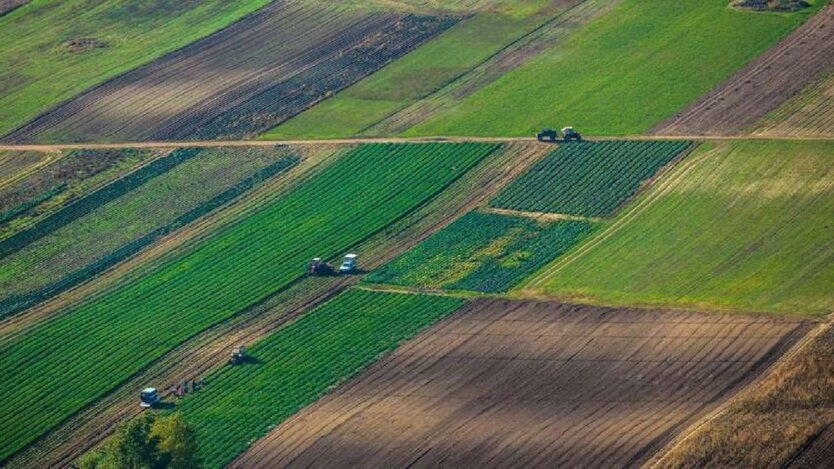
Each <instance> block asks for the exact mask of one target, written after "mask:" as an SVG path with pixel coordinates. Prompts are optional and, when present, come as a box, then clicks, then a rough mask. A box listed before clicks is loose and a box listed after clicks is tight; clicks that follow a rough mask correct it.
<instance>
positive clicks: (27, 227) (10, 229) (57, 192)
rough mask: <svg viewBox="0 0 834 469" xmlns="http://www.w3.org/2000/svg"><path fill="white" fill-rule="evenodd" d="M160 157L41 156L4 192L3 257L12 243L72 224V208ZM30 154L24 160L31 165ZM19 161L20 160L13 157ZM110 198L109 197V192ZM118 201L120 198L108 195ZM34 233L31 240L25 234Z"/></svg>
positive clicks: (0, 207) (114, 153) (116, 153)
mask: <svg viewBox="0 0 834 469" xmlns="http://www.w3.org/2000/svg"><path fill="white" fill-rule="evenodd" d="M161 153H162V152H161V151H148V150H128V149H125V150H76V151H72V152H69V153H67V154H40V156H39V157H38V158H37V163H36V164H35V165H33V166H32V167H29V168H26V169H23V168H21V170H19V171H15V172H13V173H10V174H9V176H8V179H6V183H5V184H3V185H2V186H0V252H3V253H4V254H3V255H5V254H6V253H8V252H9V251H10V249H9V248H5V247H3V246H8V245H11V244H14V245H19V244H20V243H19V242H15V241H14V240H13V239H9V238H14V237H17V238H18V239H19V240H20V239H24V238H26V239H29V238H31V237H32V236H31V234H32V231H38V228H37V227H38V226H39V224H40V227H41V228H40V231H41V232H45V231H47V230H45V229H44V228H43V227H44V226H45V225H50V226H53V227H54V226H56V224H55V223H49V220H50V219H53V220H56V219H59V218H63V220H64V221H66V219H67V218H69V217H68V216H67V215H66V214H68V213H69V212H75V213H80V211H78V210H75V209H68V210H67V211H66V212H63V213H64V214H65V215H59V214H61V213H62V211H63V210H64V209H65V208H68V207H69V206H70V205H71V204H73V203H75V202H79V201H81V200H83V199H84V198H85V197H88V196H89V195H90V194H91V193H92V192H95V191H97V190H99V189H101V188H102V187H104V186H108V185H113V184H118V183H116V182H115V181H117V180H118V179H119V178H121V177H123V176H124V175H125V174H127V173H130V172H133V171H134V170H137V171H140V172H141V171H143V170H142V169H137V167H139V166H140V165H143V166H145V167H148V166H150V167H153V165H154V163H153V160H154V159H156V158H158V157H159V156H160V155H161ZM29 155H35V153H26V154H24V155H21V156H22V158H20V159H21V160H24V161H26V160H29V158H30V156H29ZM13 157H14V158H15V159H17V158H18V156H17V155H15V156H13ZM105 192H106V193H107V191H105ZM109 194H110V196H111V197H113V196H115V195H116V194H115V193H113V192H109ZM27 231H29V234H27V233H26V232H27Z"/></svg>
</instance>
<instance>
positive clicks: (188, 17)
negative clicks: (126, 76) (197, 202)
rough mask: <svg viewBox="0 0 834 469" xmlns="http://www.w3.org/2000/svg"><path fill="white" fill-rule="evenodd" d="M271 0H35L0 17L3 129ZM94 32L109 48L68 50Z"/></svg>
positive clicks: (0, 122)
mask: <svg viewBox="0 0 834 469" xmlns="http://www.w3.org/2000/svg"><path fill="white" fill-rule="evenodd" d="M268 3H269V1H268V0H244V1H235V2H228V1H224V0H206V1H198V0H114V1H108V2H98V1H93V0H64V1H60V2H55V1H50V0H33V1H32V2H31V3H29V4H27V5H25V6H22V7H20V8H18V9H17V10H15V11H13V12H12V13H10V14H8V15H5V16H3V17H0V44H2V45H3V46H2V47H0V135H2V134H5V133H7V132H9V131H11V130H13V129H14V128H16V127H18V126H20V125H23V124H25V123H26V122H27V121H28V120H30V119H31V118H33V117H35V116H37V115H38V114H40V113H41V112H44V111H46V110H48V109H49V108H51V107H52V106H54V105H56V104H58V103H60V102H61V101H64V100H66V99H68V98H71V97H73V96H74V95H76V94H78V93H80V92H82V91H84V90H86V89H88V88H90V87H92V86H95V85H97V84H99V83H102V82H104V81H105V80H107V79H109V78H112V77H114V76H117V75H119V74H121V73H124V72H126V71H128V70H130V69H132V68H135V67H137V66H139V65H142V64H144V63H147V62H150V61H151V60H153V59H155V58H157V57H160V56H162V55H163V54H165V53H167V52H170V51H173V50H176V49H178V48H180V47H182V46H184V45H186V44H189V43H191V42H193V41H195V40H196V39H199V38H201V37H203V36H206V35H208V34H211V33H212V32H214V31H217V30H219V29H221V28H223V27H225V26H227V25H228V24H230V23H232V22H233V21H235V20H237V19H239V18H241V17H243V16H245V15H246V14H248V13H251V12H252V11H255V10H256V9H258V8H260V7H261V6H263V5H266V4H268ZM85 37H94V38H97V39H99V40H101V41H104V42H106V43H107V45H108V46H107V47H104V48H98V49H91V50H88V51H84V52H69V51H68V50H67V48H66V47H65V43H66V42H67V41H70V40H72V39H78V38H85Z"/></svg>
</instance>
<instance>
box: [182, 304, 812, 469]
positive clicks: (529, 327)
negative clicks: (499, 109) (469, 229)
mask: <svg viewBox="0 0 834 469" xmlns="http://www.w3.org/2000/svg"><path fill="white" fill-rule="evenodd" d="M810 327H811V324H809V323H806V322H803V321H801V320H796V319H786V318H771V317H766V316H744V315H733V316H724V315H720V314H702V313H681V312H671V311H657V310H640V309H625V308H623V309H614V308H604V307H594V306H576V305H563V304H557V303H537V302H517V301H511V300H505V299H478V300H474V301H473V302H471V303H470V304H469V305H467V306H466V307H464V308H462V309H461V310H458V312H456V313H454V314H453V315H452V316H450V317H449V318H448V319H446V320H443V321H441V322H440V323H438V324H436V325H435V326H433V327H432V328H430V329H428V330H427V331H426V332H424V333H422V334H420V335H419V336H417V337H416V338H414V339H412V340H410V341H408V342H406V343H405V344H404V345H403V346H401V347H399V348H398V349H397V350H396V351H395V352H394V353H392V354H390V355H388V356H386V357H384V358H382V359H381V360H380V361H378V362H377V363H375V364H374V365H372V366H371V367H369V368H368V369H367V370H366V371H364V372H362V373H361V374H360V375H358V376H357V377H355V378H353V379H351V380H349V381H347V382H345V383H343V384H341V385H340V386H338V387H337V388H336V389H334V390H333V391H332V392H331V393H330V394H328V395H327V396H325V397H323V398H322V399H320V400H318V401H317V402H316V403H315V404H313V405H311V406H309V407H307V408H306V409H303V410H301V411H300V412H299V413H298V414H296V415H295V416H293V417H292V418H290V419H289V420H287V421H286V422H284V423H283V424H281V425H279V426H278V427H277V428H275V429H274V430H273V431H272V432H270V434H269V435H267V436H266V437H265V438H263V439H261V440H259V441H258V442H256V443H255V444H253V445H252V446H251V448H249V449H248V450H247V451H246V452H245V453H243V454H242V455H241V456H240V457H238V458H237V459H236V460H235V461H233V462H232V464H231V467H312V466H316V467H407V466H414V465H416V466H421V467H422V466H426V467H428V466H438V465H447V466H456V467H509V466H513V467H626V466H638V465H640V464H641V463H642V462H645V461H647V460H648V459H649V458H650V457H651V456H652V455H653V453H654V452H656V451H658V450H659V449H660V448H662V446H663V445H664V443H666V442H668V441H669V440H671V439H672V438H673V437H674V436H675V435H676V434H678V433H679V432H680V431H682V430H683V429H685V428H686V427H687V426H688V424H689V423H691V422H692V421H693V420H696V419H697V418H698V417H699V416H702V415H705V414H706V413H708V412H709V411H711V410H712V409H714V408H715V407H716V406H718V405H719V404H721V403H722V402H724V401H725V400H726V399H727V398H728V397H729V396H731V395H732V394H733V393H734V391H736V390H737V389H739V388H740V387H742V386H743V385H744V384H745V383H747V382H749V381H750V380H752V379H753V378H754V377H755V376H757V375H758V374H759V373H761V372H762V371H763V370H765V369H766V368H767V366H768V365H769V364H770V363H771V362H772V361H773V360H774V358H775V357H778V356H779V354H781V353H782V352H783V351H784V350H786V349H787V348H788V347H790V346H791V345H792V344H793V343H794V342H795V341H796V340H797V339H799V338H800V337H801V336H802V334H803V333H805V332H806V331H808V330H809V329H810ZM345 343H351V341H350V340H347V339H346V340H345ZM207 387H208V386H207ZM206 392H207V393H208V390H207V391H206ZM198 399H199V397H197V398H195V399H194V401H195V402H197V401H198ZM239 402H243V400H242V398H240V401H239ZM247 402H248V401H247ZM240 411H241V412H242V411H243V409H240Z"/></svg>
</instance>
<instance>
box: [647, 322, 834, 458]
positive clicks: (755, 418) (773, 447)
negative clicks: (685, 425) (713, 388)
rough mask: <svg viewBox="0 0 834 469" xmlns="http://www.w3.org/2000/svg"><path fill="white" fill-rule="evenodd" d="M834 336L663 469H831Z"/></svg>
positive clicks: (825, 328)
mask: <svg viewBox="0 0 834 469" xmlns="http://www.w3.org/2000/svg"><path fill="white" fill-rule="evenodd" d="M832 356H834V328H832V324H831V323H830V322H827V323H822V324H820V325H818V326H817V327H816V328H815V329H814V330H813V331H812V332H811V333H809V334H808V335H807V336H806V337H805V339H803V340H802V342H801V343H800V344H799V345H798V346H797V347H796V348H795V349H794V350H792V351H791V353H790V354H788V355H786V356H785V358H784V359H783V360H781V361H780V362H779V363H778V364H777V365H776V366H774V367H773V369H771V370H769V371H768V372H767V373H766V374H764V375H763V376H762V378H761V379H760V380H758V381H757V382H756V383H755V384H754V385H752V386H750V387H749V388H748V389H746V390H745V391H744V392H743V393H741V394H740V395H739V396H738V397H737V398H736V399H733V400H732V401H731V402H730V403H729V404H728V405H727V406H726V407H725V408H724V409H722V411H721V412H720V413H718V415H716V416H715V417H714V418H711V419H709V420H707V421H705V422H703V423H702V424H700V425H698V426H697V427H695V428H694V429H693V431H692V432H691V433H689V434H687V435H685V436H684V437H683V438H681V439H680V441H678V442H676V443H675V444H673V445H671V448H670V449H669V450H668V451H667V452H666V453H664V454H663V455H662V456H661V457H660V458H659V459H658V461H657V462H656V464H655V466H656V467H659V468H689V467H756V468H774V469H776V468H784V467H801V468H806V467H830V466H831V462H832V461H834V459H832V457H834V395H832V393H831V389H832V387H834V360H832Z"/></svg>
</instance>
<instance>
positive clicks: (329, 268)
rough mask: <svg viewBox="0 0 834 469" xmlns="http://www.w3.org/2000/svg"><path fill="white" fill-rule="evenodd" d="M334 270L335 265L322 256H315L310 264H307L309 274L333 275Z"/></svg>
mask: <svg viewBox="0 0 834 469" xmlns="http://www.w3.org/2000/svg"><path fill="white" fill-rule="evenodd" d="M334 272H335V271H334V270H333V265H332V264H330V263H328V262H324V261H322V260H321V257H316V258H314V259H313V260H312V261H310V265H308V266H307V274H308V275H315V276H319V277H323V276H325V275H333V273H334Z"/></svg>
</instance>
